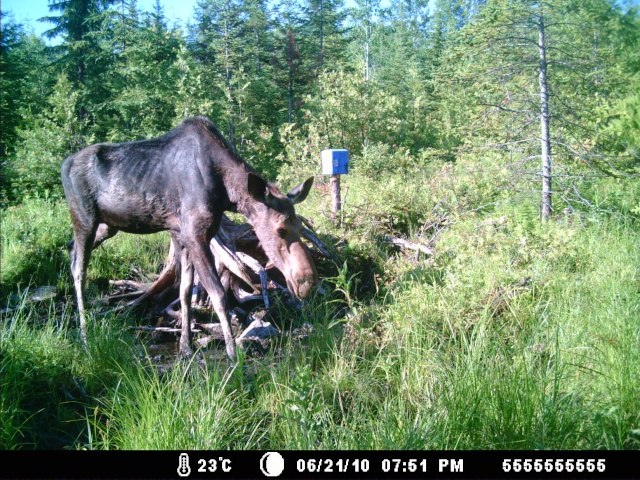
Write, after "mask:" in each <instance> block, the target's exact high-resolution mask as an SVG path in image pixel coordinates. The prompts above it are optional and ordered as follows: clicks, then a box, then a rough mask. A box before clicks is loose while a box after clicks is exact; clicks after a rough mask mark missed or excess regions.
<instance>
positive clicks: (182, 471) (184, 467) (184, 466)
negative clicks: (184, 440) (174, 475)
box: [178, 453, 191, 477]
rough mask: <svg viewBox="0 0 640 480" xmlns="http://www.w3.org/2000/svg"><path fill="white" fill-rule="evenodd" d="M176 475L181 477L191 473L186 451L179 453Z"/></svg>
mask: <svg viewBox="0 0 640 480" xmlns="http://www.w3.org/2000/svg"><path fill="white" fill-rule="evenodd" d="M178 475H180V476H181V477H188V476H189V475H191V467H190V466H189V455H187V454H186V453H181V454H180V459H179V463H178Z"/></svg>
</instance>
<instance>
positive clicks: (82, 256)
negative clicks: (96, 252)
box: [69, 226, 97, 347]
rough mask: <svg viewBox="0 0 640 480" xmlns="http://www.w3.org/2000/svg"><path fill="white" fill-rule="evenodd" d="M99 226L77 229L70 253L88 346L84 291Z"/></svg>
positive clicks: (84, 341) (80, 314)
mask: <svg viewBox="0 0 640 480" xmlns="http://www.w3.org/2000/svg"><path fill="white" fill-rule="evenodd" d="M96 228H97V226H95V227H93V228H92V229H90V230H85V229H76V231H75V235H74V237H75V238H74V242H73V245H72V246H71V250H70V252H69V255H70V259H71V276H72V277H73V285H74V287H75V290H76V298H77V300H78V315H79V317H80V338H81V339H82V342H83V343H84V345H85V347H86V346H87V327H86V319H85V308H84V290H85V283H86V277H87V266H88V265H89V259H90V258H91V248H92V245H93V239H94V236H95V230H96Z"/></svg>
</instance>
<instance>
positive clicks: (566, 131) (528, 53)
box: [436, 0, 620, 219]
mask: <svg viewBox="0 0 640 480" xmlns="http://www.w3.org/2000/svg"><path fill="white" fill-rule="evenodd" d="M614 25H620V23H619V11H618V10H617V8H616V7H615V5H613V4H612V3H611V2H609V1H607V0H591V1H589V2H582V1H580V2H578V1H575V0H553V1H545V2H529V1H525V0H521V1H505V0H494V1H489V2H487V5H486V6H485V7H484V8H483V9H482V10H481V11H480V13H479V14H478V15H477V17H476V18H475V19H474V21H473V22H471V23H470V24H468V25H467V26H466V27H465V28H463V29H462V30H460V37H459V38H458V41H459V44H458V46H457V47H455V48H453V49H452V50H451V52H452V53H453V54H452V55H451V56H450V57H448V58H447V60H448V64H449V65H448V66H447V67H443V71H444V72H446V71H449V72H450V73H452V75H451V76H447V75H443V76H441V77H440V78H439V79H438V81H437V82H436V83H438V84H439V87H438V88H439V89H440V91H441V92H443V93H445V92H446V94H445V95H444V96H443V106H445V105H447V102H450V101H452V102H453V103H452V104H449V105H448V108H453V109H457V110H459V111H460V112H461V113H459V114H458V115H459V118H461V119H462V123H461V124H462V125H463V131H462V132H461V137H464V138H465V141H466V142H470V141H472V142H473V139H474V138H475V139H476V140H475V143H491V144H493V145H494V146H496V147H499V148H504V149H507V150H510V151H511V152H512V154H517V155H519V156H520V155H521V156H522V157H523V162H524V163H525V164H528V163H529V161H531V160H533V159H537V160H538V161H539V162H540V168H539V170H538V171H537V172H535V175H536V176H539V177H540V178H541V183H542V200H541V215H542V218H543V219H548V218H549V217H550V216H551V214H552V210H553V204H552V196H553V192H554V190H553V189H552V187H553V182H552V179H553V178H554V175H555V174H554V171H553V163H552V159H553V158H554V157H555V158H556V159H558V160H559V159H562V164H561V165H562V167H563V174H565V175H566V174H568V173H570V170H567V168H569V169H571V168H572V167H571V165H572V164H571V162H569V160H570V159H574V160H575V159H577V160H579V162H578V163H575V162H574V163H573V165H574V166H577V165H579V164H581V163H584V162H587V163H591V162H590V158H593V157H592V154H597V152H595V151H594V150H593V148H592V146H591V145H590V141H589V138H591V137H592V135H593V134H594V129H595V128H596V125H595V124H594V122H593V118H595V117H596V116H597V115H596V111H597V109H598V104H599V103H600V102H602V99H603V98H606V97H608V96H610V95H611V94H612V93H613V91H615V90H616V88H617V86H616V76H615V75H612V74H611V73H613V71H615V68H616V62H615V59H614V57H613V54H614V51H615V49H616V48H617V47H616V43H617V42H618V38H617V36H616V35H614V34H613V32H615V29H616V27H615V26H614ZM612 69H613V70H612ZM454 105H455V106H454ZM470 109H473V113H471V112H470V111H469V110H470ZM464 110H467V111H466V112H464ZM470 119H471V121H469V120H470ZM554 151H555V155H554ZM558 190H559V189H556V191H558Z"/></svg>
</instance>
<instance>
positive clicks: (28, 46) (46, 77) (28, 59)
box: [0, 12, 55, 158]
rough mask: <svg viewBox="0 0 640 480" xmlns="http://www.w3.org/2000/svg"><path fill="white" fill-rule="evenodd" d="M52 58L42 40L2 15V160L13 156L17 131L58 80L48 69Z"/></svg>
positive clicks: (0, 143)
mask: <svg viewBox="0 0 640 480" xmlns="http://www.w3.org/2000/svg"><path fill="white" fill-rule="evenodd" d="M53 59H54V58H53V57H52V56H51V55H50V53H49V51H48V50H47V48H46V45H45V43H44V42H43V41H42V39H40V38H39V37H37V36H35V35H34V34H33V33H29V32H28V31H27V30H26V29H25V27H24V25H22V24H19V23H16V22H15V21H14V20H13V18H11V17H9V16H8V14H6V13H4V12H3V13H2V36H1V38H0V61H1V62H2V63H1V65H2V68H0V82H1V89H2V95H0V102H1V110H0V116H1V118H2V136H1V137H0V157H2V158H5V157H6V156H7V155H9V154H11V152H12V150H13V148H14V146H15V142H16V135H17V130H18V129H20V128H22V129H24V128H28V127H29V120H30V118H31V114H32V112H34V111H37V110H38V109H39V108H40V106H41V105H43V104H44V103H45V101H46V98H47V97H48V95H49V94H50V92H51V90H52V87H53V84H54V82H55V77H54V76H53V75H52V74H51V73H50V70H49V68H48V66H49V64H50V63H51V62H53Z"/></svg>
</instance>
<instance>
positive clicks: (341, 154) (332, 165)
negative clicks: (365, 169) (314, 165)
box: [320, 149, 349, 175]
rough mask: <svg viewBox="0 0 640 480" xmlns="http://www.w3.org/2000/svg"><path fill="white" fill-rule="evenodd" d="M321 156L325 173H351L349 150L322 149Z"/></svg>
mask: <svg viewBox="0 0 640 480" xmlns="http://www.w3.org/2000/svg"><path fill="white" fill-rule="evenodd" d="M320 156H321V158H322V173H323V174H324V175H344V174H345V173H349V150H342V149H331V150H322V152H321V153H320Z"/></svg>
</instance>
